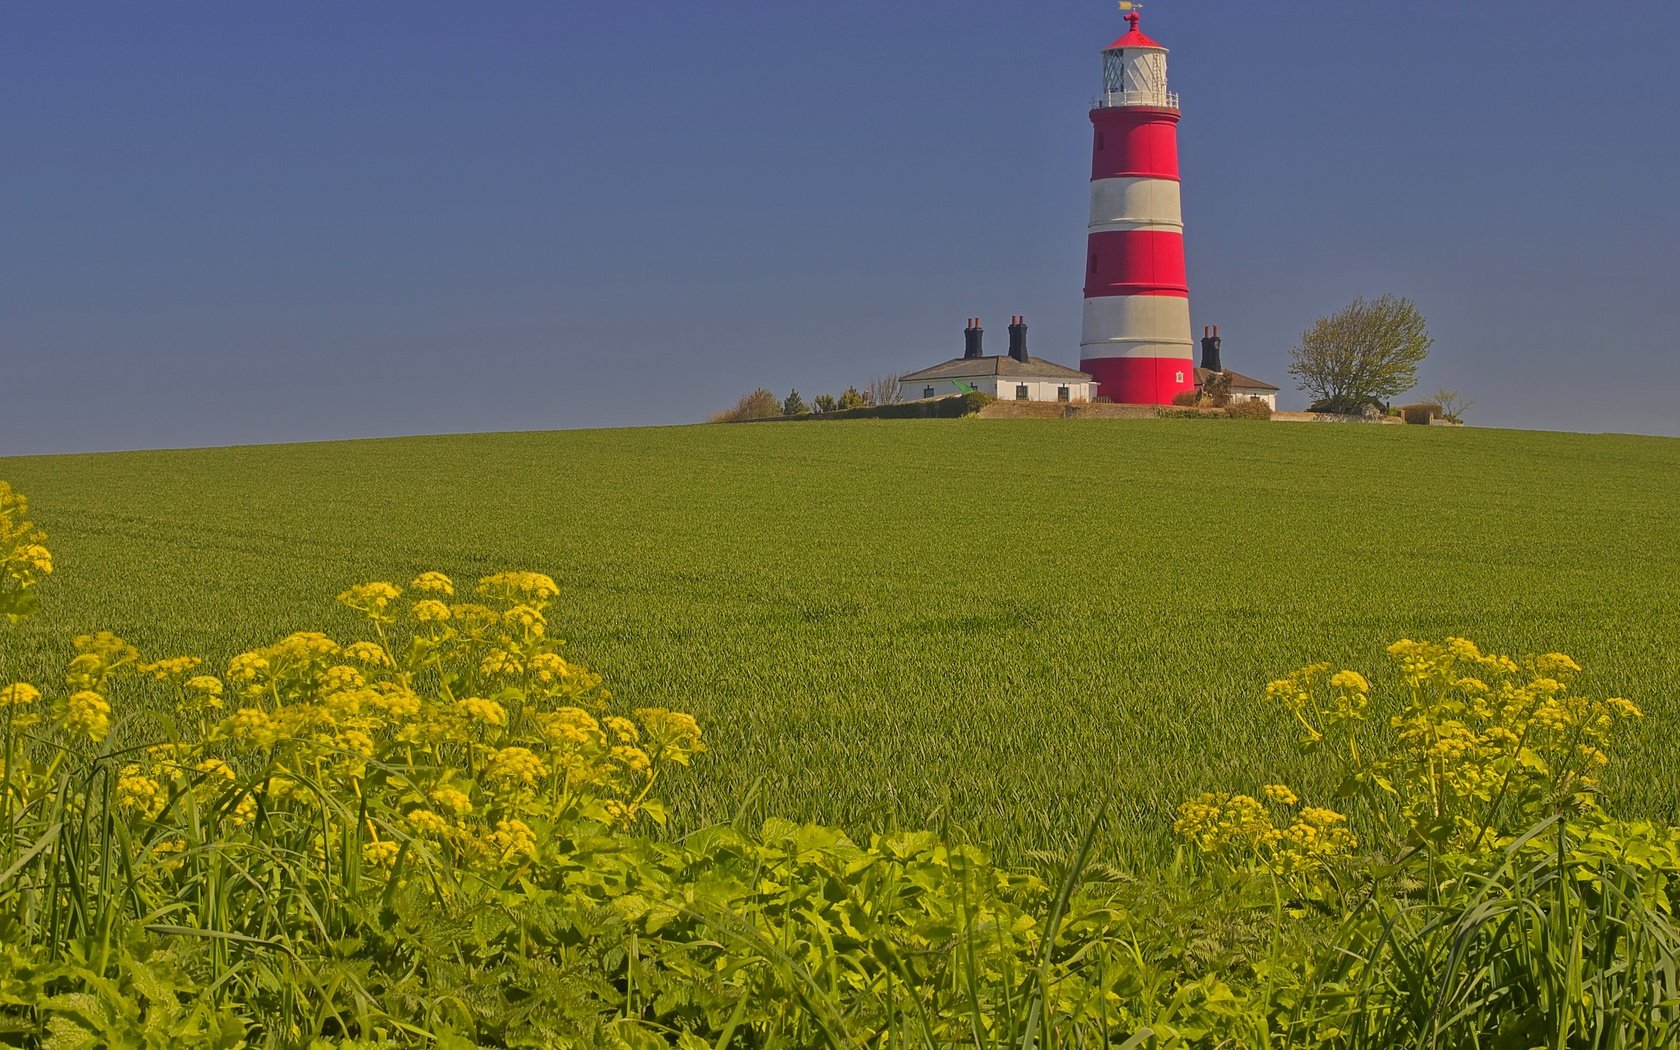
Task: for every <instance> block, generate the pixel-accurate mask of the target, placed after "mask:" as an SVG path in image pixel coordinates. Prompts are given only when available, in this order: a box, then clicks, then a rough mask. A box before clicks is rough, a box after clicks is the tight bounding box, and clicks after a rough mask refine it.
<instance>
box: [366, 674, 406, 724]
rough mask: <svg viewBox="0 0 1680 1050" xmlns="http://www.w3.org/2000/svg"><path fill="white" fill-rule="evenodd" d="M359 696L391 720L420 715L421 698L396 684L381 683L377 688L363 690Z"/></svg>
mask: <svg viewBox="0 0 1680 1050" xmlns="http://www.w3.org/2000/svg"><path fill="white" fill-rule="evenodd" d="M358 695H359V696H361V698H362V700H363V702H364V703H366V704H367V705H368V706H369V707H371V708H374V709H375V710H378V711H383V712H385V714H386V715H388V716H389V717H391V718H404V719H406V718H413V717H414V716H415V715H417V714H419V713H420V698H419V697H418V696H416V695H415V694H414V692H413V690H410V689H405V688H404V687H402V686H401V685H398V684H396V683H395V682H381V683H379V685H378V687H377V688H375V689H366V690H362V691H361V692H360V693H359V694H358Z"/></svg>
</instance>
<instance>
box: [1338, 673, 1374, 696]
mask: <svg viewBox="0 0 1680 1050" xmlns="http://www.w3.org/2000/svg"><path fill="white" fill-rule="evenodd" d="M1330 685H1331V686H1332V687H1333V688H1336V689H1343V690H1346V691H1348V692H1358V693H1368V692H1370V691H1371V683H1370V682H1367V681H1366V680H1365V676H1364V675H1362V674H1360V673H1359V672H1358V671H1337V672H1336V673H1335V674H1333V675H1331V676H1330Z"/></svg>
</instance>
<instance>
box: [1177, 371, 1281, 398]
mask: <svg viewBox="0 0 1680 1050" xmlns="http://www.w3.org/2000/svg"><path fill="white" fill-rule="evenodd" d="M1212 374H1213V373H1212V372H1211V371H1210V370H1208V369H1206V368H1198V369H1196V385H1197V386H1201V385H1202V384H1203V383H1205V382H1207V377H1208V376H1210V375H1212ZM1225 378H1226V379H1229V380H1230V381H1231V390H1232V391H1233V392H1235V391H1238V390H1266V391H1270V392H1272V393H1276V392H1277V391H1278V389H1279V388H1278V387H1275V386H1273V385H1272V384H1270V383H1268V382H1266V381H1265V380H1263V379H1255V378H1254V377H1253V376H1245V375H1243V374H1242V373H1241V372H1233V371H1231V370H1230V369H1229V368H1227V369H1226V370H1225Z"/></svg>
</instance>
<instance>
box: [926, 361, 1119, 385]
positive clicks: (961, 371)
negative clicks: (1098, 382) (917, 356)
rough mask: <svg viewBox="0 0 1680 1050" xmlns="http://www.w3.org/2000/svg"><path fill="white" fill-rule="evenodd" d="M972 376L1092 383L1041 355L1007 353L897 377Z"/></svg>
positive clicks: (949, 377)
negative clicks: (1023, 356)
mask: <svg viewBox="0 0 1680 1050" xmlns="http://www.w3.org/2000/svg"><path fill="white" fill-rule="evenodd" d="M972 376H1010V377H1012V378H1018V379H1073V380H1077V381H1080V382H1089V381H1090V379H1091V376H1090V375H1089V374H1088V373H1086V372H1081V371H1078V370H1077V369H1073V368H1068V367H1066V366H1065V365H1058V364H1056V363H1055V362H1054V361H1046V360H1044V358H1042V357H1029V358H1027V359H1026V361H1025V362H1021V361H1017V360H1015V359H1014V358H1013V357H1010V356H1009V355H1008V354H1002V355H999V356H997V357H953V358H951V360H949V361H944V362H941V363H940V364H937V365H934V366H933V367H932V368H924V369H922V370H921V371H919V372H910V373H908V374H906V375H901V376H899V377H898V379H899V382H901V383H910V382H920V381H922V380H925V379H968V378H970V377H972Z"/></svg>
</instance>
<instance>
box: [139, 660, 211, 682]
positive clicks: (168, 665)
mask: <svg viewBox="0 0 1680 1050" xmlns="http://www.w3.org/2000/svg"><path fill="white" fill-rule="evenodd" d="M203 662H204V661H203V660H200V659H199V658H198V657H196V656H172V657H169V658H168V659H164V660H154V661H152V662H151V663H149V664H140V665H139V666H138V667H136V668H135V670H136V671H139V672H140V673H141V674H143V675H147V676H149V677H150V678H153V679H155V680H156V681H159V682H168V681H173V680H174V679H177V678H181V677H183V676H184V675H186V674H187V673H188V672H190V671H192V670H194V669H195V668H197V667H198V665H199V664H202V663H203Z"/></svg>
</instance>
